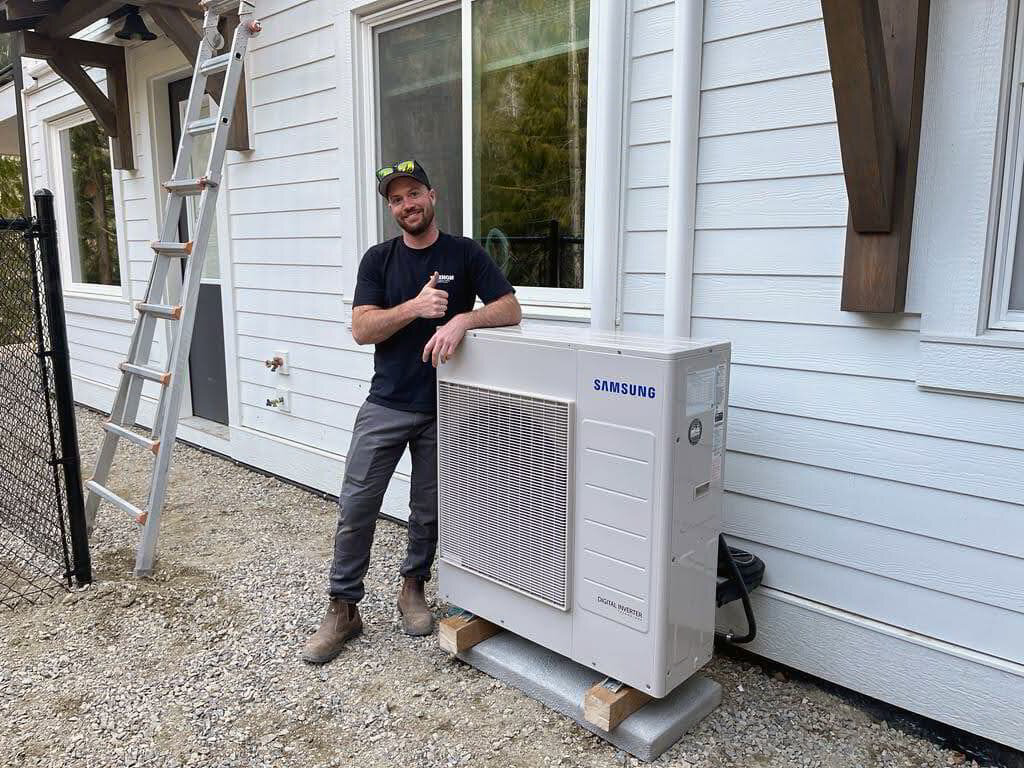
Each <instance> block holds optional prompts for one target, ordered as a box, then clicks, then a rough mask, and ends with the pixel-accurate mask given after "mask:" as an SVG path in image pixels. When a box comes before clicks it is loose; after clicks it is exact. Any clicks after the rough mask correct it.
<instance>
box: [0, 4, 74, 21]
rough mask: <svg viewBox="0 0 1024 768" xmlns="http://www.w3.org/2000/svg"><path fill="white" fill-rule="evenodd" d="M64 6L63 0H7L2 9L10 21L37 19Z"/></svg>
mask: <svg viewBox="0 0 1024 768" xmlns="http://www.w3.org/2000/svg"><path fill="white" fill-rule="evenodd" d="M63 7H64V0H7V2H6V3H4V10H5V11H6V13H7V18H8V19H10V20H11V21H15V20H18V19H38V18H39V17H40V16H46V15H47V14H49V13H56V12H57V11H59V10H60V9H61V8H63Z"/></svg>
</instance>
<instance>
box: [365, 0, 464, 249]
mask: <svg viewBox="0 0 1024 768" xmlns="http://www.w3.org/2000/svg"><path fill="white" fill-rule="evenodd" d="M460 28H461V19H460V13H459V11H458V9H454V10H452V9H448V10H445V11H442V12H441V13H437V14H433V15H429V16H427V17H419V18H416V19H412V20H406V21H403V22H400V23H398V24H397V25H391V26H388V27H385V28H382V29H380V30H378V32H377V41H376V42H377V44H376V47H375V54H376V56H375V58H376V65H377V66H376V71H377V82H376V88H375V95H376V102H377V125H378V126H379V133H378V141H377V153H376V160H375V165H376V166H377V167H380V166H382V165H384V164H385V163H394V162H397V161H399V160H405V159H407V158H415V159H417V160H419V161H420V163H421V164H422V165H423V167H424V168H425V169H426V170H427V174H428V175H429V176H430V183H431V184H432V185H433V186H434V188H435V189H437V192H438V200H437V208H436V214H435V215H436V221H437V225H438V226H439V227H440V228H441V229H442V230H443V231H445V232H450V233H452V234H456V235H460V234H462V65H461V49H462V43H461V41H460ZM366 183H367V184H370V183H371V181H370V180H369V179H367V182H366ZM377 199H378V200H380V209H379V210H380V214H379V224H378V235H379V236H380V237H381V239H384V238H391V237H395V236H396V235H398V234H399V233H400V231H401V230H400V229H399V228H398V225H397V224H396V223H395V220H394V218H393V217H392V216H391V214H390V213H389V212H388V207H387V204H386V203H385V202H384V199H383V198H381V197H380V196H379V195H378V196H377Z"/></svg>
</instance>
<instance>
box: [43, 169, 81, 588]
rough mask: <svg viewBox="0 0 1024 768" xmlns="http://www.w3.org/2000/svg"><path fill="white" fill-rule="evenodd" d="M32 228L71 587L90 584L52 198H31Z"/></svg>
mask: <svg viewBox="0 0 1024 768" xmlns="http://www.w3.org/2000/svg"><path fill="white" fill-rule="evenodd" d="M34 197H35V201H36V223H37V228H38V233H39V257H40V260H41V261H42V266H43V292H44V296H45V302H46V315H47V317H48V318H49V320H50V322H49V323H47V328H48V331H49V337H50V338H49V343H50V351H51V353H52V356H51V358H50V359H51V361H52V365H53V382H54V393H55V396H56V402H57V423H58V424H59V426H60V451H61V465H62V467H63V469H64V489H65V493H66V494H67V502H68V525H69V528H70V531H69V533H70V539H71V560H72V567H73V569H74V577H75V581H76V582H77V583H79V584H88V583H89V582H91V581H92V564H91V562H90V559H89V536H88V533H87V531H86V525H85V499H84V497H83V495H82V474H81V465H80V460H79V454H78V427H77V425H76V423H75V397H74V391H73V389H72V384H71V355H70V352H69V350H68V336H67V329H66V328H65V326H64V322H63V318H64V293H63V290H62V288H61V277H60V257H59V256H58V253H57V225H56V219H55V217H54V212H53V193H52V192H50V191H49V190H47V189H41V190H39V191H38V192H36V194H35V195H34Z"/></svg>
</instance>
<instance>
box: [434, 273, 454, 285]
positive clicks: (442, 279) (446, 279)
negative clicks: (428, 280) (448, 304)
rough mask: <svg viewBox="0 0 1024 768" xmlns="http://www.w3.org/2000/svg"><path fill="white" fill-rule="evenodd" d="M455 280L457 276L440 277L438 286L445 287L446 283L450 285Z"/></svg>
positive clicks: (438, 277)
mask: <svg viewBox="0 0 1024 768" xmlns="http://www.w3.org/2000/svg"><path fill="white" fill-rule="evenodd" d="M453 280H455V275H438V276H437V284H438V285H443V284H444V283H450V282H452V281H453Z"/></svg>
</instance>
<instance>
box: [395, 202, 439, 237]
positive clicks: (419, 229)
mask: <svg viewBox="0 0 1024 768" xmlns="http://www.w3.org/2000/svg"><path fill="white" fill-rule="evenodd" d="M414 215H415V214H414ZM395 221H396V222H397V224H398V226H400V227H401V228H402V229H404V230H405V231H406V232H408V233H409V234H410V235H413V236H416V235H422V234H423V233H424V232H426V231H427V230H428V229H430V225H431V224H433V223H434V209H433V207H431V208H430V209H429V210H428V209H427V208H422V209H421V213H420V223H419V224H418V225H417V226H415V227H412V226H409V225H408V224H406V222H405V219H404V218H401V217H396V218H395Z"/></svg>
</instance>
